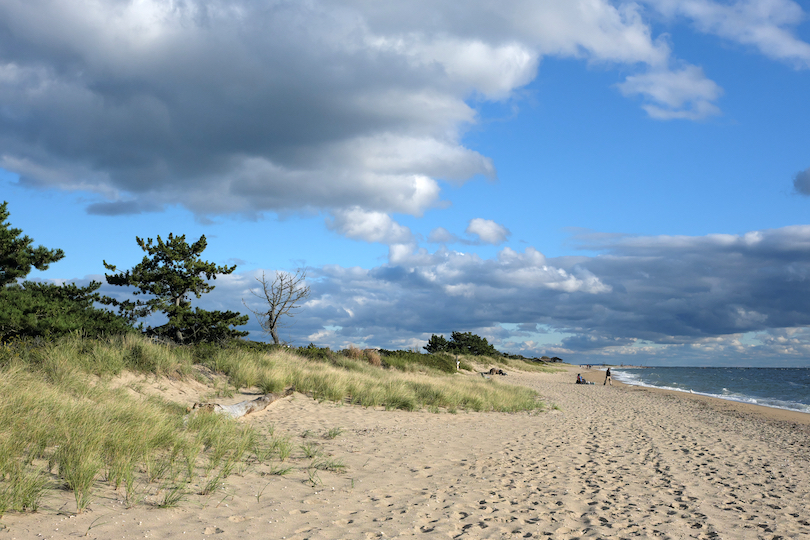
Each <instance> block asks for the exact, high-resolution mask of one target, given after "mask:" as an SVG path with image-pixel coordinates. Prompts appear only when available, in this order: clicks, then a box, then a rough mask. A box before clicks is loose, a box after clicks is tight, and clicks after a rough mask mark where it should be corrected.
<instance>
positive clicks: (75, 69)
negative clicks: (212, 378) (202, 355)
mask: <svg viewBox="0 0 810 540" xmlns="http://www.w3.org/2000/svg"><path fill="white" fill-rule="evenodd" d="M809 14H810V10H808V9H807V6H806V5H803V4H800V3H796V2H792V1H789V0H771V1H768V2H762V1H733V0H729V1H722V2H719V1H718V2H715V1H711V0H684V1H673V0H645V1H642V2H635V3H630V2H608V1H606V0H589V1H585V0H582V1H570V0H566V1H563V0H560V1H546V2H529V1H514V2H497V3H490V2H483V1H481V2H469V3H465V4H464V5H463V8H462V7H461V5H459V4H457V3H456V2H443V1H431V2H427V1H425V2H420V1H416V2H407V3H405V2H389V3H382V4H381V3H373V2H365V1H361V0H354V1H352V0H345V1H342V2H328V3H327V2H317V1H314V2H309V3H287V2H253V1H249V0H232V1H229V2H219V1H205V2H204V1H195V0H186V1H173V2H170V1H158V0H140V1H137V2H117V1H112V0H102V1H93V2H90V1H89V0H88V1H78V2H77V1H72V2H65V1H60V0H28V1H26V2H19V1H16V0H0V193H1V194H2V195H0V199H2V200H7V201H8V202H9V210H10V212H11V218H10V221H11V223H12V224H13V225H14V226H17V227H21V228H22V229H23V230H24V231H25V233H26V234H28V235H29V236H31V237H32V238H34V240H35V242H36V243H37V244H43V245H45V246H48V247H59V248H62V249H63V250H64V251H65V252H66V257H65V259H63V260H62V261H60V262H58V263H56V264H54V265H52V266H51V268H50V269H49V270H47V271H44V272H34V273H32V276H31V277H33V278H36V279H46V280H75V281H77V282H86V281H88V280H90V279H100V276H103V272H104V268H103V265H102V260H107V261H108V262H111V263H113V264H116V265H117V266H118V267H119V268H127V267H130V266H132V265H134V264H136V263H137V262H138V261H139V260H140V259H141V257H142V252H141V251H140V250H139V248H138V247H137V245H136V244H135V236H136V235H137V236H141V237H154V236H156V235H162V236H164V237H165V236H166V235H167V234H168V233H170V232H172V233H175V234H186V235H187V237H188V238H190V239H192V240H193V239H196V238H197V237H199V236H200V235H202V234H204V235H206V237H207V239H208V249H207V250H206V252H205V256H206V259H208V260H211V261H214V262H217V263H220V264H224V263H230V264H238V268H237V271H236V272H235V273H234V274H232V275H230V276H222V277H220V278H219V279H218V280H217V282H216V284H217V288H216V290H215V291H214V292H212V293H211V294H210V295H207V296H206V297H204V298H202V299H201V300H200V301H199V305H200V306H201V307H207V308H210V309H213V308H227V309H234V310H241V311H243V312H246V310H245V308H244V307H243V306H242V299H243V298H245V299H249V298H250V289H251V288H253V287H255V285H256V282H255V279H254V278H255V277H256V276H257V275H260V274H261V272H262V271H265V272H269V273H272V272H275V271H290V270H295V269H296V268H297V267H301V266H305V267H307V268H308V276H309V284H310V285H311V287H312V290H313V295H312V297H311V298H310V300H309V302H308V303H307V305H306V306H304V309H303V310H302V312H301V314H300V315H299V316H297V317H296V318H295V321H294V324H293V325H290V326H288V327H286V328H285V329H283V331H282V338H284V339H287V340H289V341H291V342H293V343H294V344H298V345H306V344H307V343H309V342H314V343H316V344H318V345H328V346H330V347H333V348H343V347H346V346H348V345H349V344H355V345H358V346H369V347H383V348H406V347H421V346H422V345H424V344H425V343H426V342H427V339H428V338H429V337H430V335H431V334H433V333H437V334H439V333H443V334H446V335H447V334H449V332H451V331H453V330H459V331H473V332H476V333H478V334H480V335H483V336H486V337H487V338H488V339H490V341H491V342H493V343H494V344H495V345H496V347H498V348H499V349H500V350H503V351H509V352H514V353H521V354H526V355H531V356H535V355H543V354H547V355H557V356H560V357H563V358H564V359H566V360H568V361H571V362H575V363H585V362H592V363H601V362H612V363H622V362H624V363H635V364H641V363H644V364H650V365H652V364H660V365H692V364H697V365H761V364H765V365H774V366H781V365H785V366H788V365H790V366H796V365H798V366H805V365H808V364H810V360H808V358H810V332H808V330H807V325H808V324H810V301H809V300H810V294H808V287H807V283H808V278H810V225H809V224H808V219H807V215H808V210H810V199H808V195H810V132H808V130H807V124H808V120H810V99H808V98H807V96H808V95H810V44H808V43H809V42H810V20H808V15H809ZM104 291H105V292H107V293H109V294H121V292H120V291H118V290H116V289H115V288H112V287H109V286H105V288H104ZM248 329H249V330H250V331H251V338H254V339H263V337H262V334H261V332H260V329H259V327H258V324H257V323H256V321H255V320H251V322H250V324H249V326H248Z"/></svg>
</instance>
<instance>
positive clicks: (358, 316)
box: [102, 226, 810, 364]
mask: <svg viewBox="0 0 810 540" xmlns="http://www.w3.org/2000/svg"><path fill="white" fill-rule="evenodd" d="M597 238H599V239H601V240H600V241H599V242H594V241H592V239H591V240H590V241H589V239H587V238H580V239H579V241H580V242H581V243H582V245H583V246H587V248H588V249H589V250H596V251H600V252H601V253H600V254H599V255H597V256H591V257H565V258H557V259H546V258H545V257H543V255H542V254H541V253H539V252H537V251H536V250H534V249H533V248H527V249H526V251H525V252H523V253H518V252H515V251H513V250H511V249H509V248H506V249H504V250H502V251H501V252H500V253H499V254H498V256H497V257H496V258H494V259H481V258H479V257H477V256H475V255H470V254H465V253H459V252H451V251H447V250H439V251H437V252H435V253H424V252H415V253H414V254H413V255H412V256H411V257H410V258H400V259H399V260H397V261H394V260H393V259H392V260H391V261H389V263H388V264H385V265H382V266H379V267H376V268H371V269H365V268H359V267H352V268H344V267H340V266H336V265H332V266H324V267H320V268H313V269H310V270H309V273H308V280H309V284H310V285H311V287H312V291H313V294H312V297H311V298H310V300H309V301H308V302H307V304H306V306H305V307H304V309H303V310H302V311H301V313H300V315H298V316H297V317H296V318H295V319H294V320H291V321H290V322H291V323H293V324H292V325H291V326H289V327H288V328H287V329H285V331H284V337H285V339H288V340H291V341H293V342H294V343H296V344H304V345H306V344H307V343H309V342H314V343H316V344H319V345H327V346H330V347H333V348H344V347H347V346H348V345H349V344H350V343H354V344H358V345H367V346H377V347H383V348H407V347H417V348H419V347H421V346H422V345H424V344H425V343H426V341H427V339H428V338H429V337H430V335H431V334H434V333H435V334H444V335H449V334H450V332H452V331H454V330H455V331H472V332H476V333H478V334H479V335H482V336H485V337H487V338H488V339H489V340H490V341H491V342H492V343H493V344H494V345H495V346H496V347H498V348H499V349H501V350H504V351H511V352H518V353H521V354H527V355H537V356H539V355H542V354H547V355H549V356H560V357H563V358H566V359H570V360H571V361H576V362H585V361H589V362H592V363H597V362H601V361H603V360H609V361H612V362H617V363H620V362H625V363H634V362H642V361H657V362H672V363H678V362H681V363H683V362H693V363H695V362H696V363H715V364H718V363H723V362H725V363H730V364H734V363H736V364H745V363H751V362H771V363H775V364H778V363H790V362H793V363H794V364H795V363H796V362H798V363H803V362H806V358H808V357H810V330H808V327H810V226H794V227H786V228H782V229H774V230H766V231H757V232H752V233H748V234H744V235H739V236H737V235H709V236H703V237H661V236H659V237H629V236H625V237H622V236H615V235H600V236H598V237H597ZM260 272H261V271H260V270H257V271H255V272H249V273H236V274H232V275H228V276H220V277H219V279H217V281H216V283H215V284H216V290H215V291H214V292H212V293H210V294H208V295H205V296H204V297H203V298H202V299H201V300H200V305H201V306H203V307H206V308H208V309H232V310H235V311H240V310H241V311H245V309H244V306H243V305H242V299H246V300H247V301H248V302H250V301H252V297H251V296H250V289H251V288H255V280H254V277H255V276H256V275H258V273H260ZM102 292H107V293H112V294H115V295H118V296H120V295H122V294H125V293H124V292H122V291H121V290H118V288H113V287H109V286H107V285H105V286H104V287H103V288H102ZM247 328H248V329H249V330H251V332H252V337H254V338H261V336H262V334H261V330H260V329H259V327H258V325H257V324H256V322H255V321H253V320H251V322H250V325H249V326H248V327H247ZM554 335H556V336H557V341H556V342H553V343H550V344H549V339H550V338H552V337H553V336H554ZM744 336H745V337H744ZM533 340H537V341H533Z"/></svg>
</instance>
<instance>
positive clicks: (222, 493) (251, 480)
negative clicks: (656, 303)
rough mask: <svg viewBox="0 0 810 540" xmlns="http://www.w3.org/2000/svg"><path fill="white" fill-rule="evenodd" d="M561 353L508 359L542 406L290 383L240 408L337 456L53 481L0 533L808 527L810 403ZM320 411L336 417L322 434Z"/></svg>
mask: <svg viewBox="0 0 810 540" xmlns="http://www.w3.org/2000/svg"><path fill="white" fill-rule="evenodd" d="M577 371H581V370H573V368H571V370H569V371H568V372H566V373H555V374H527V373H526V374H516V373H510V375H509V376H508V377H506V378H505V379H504V380H505V381H507V382H509V383H512V384H522V385H527V386H530V387H532V388H535V389H536V390H537V391H538V392H540V393H541V394H542V395H543V396H544V397H545V398H546V400H547V401H548V402H549V403H553V404H555V405H556V406H557V407H559V409H553V410H549V411H547V412H542V413H532V414H527V413H521V414H500V413H459V414H448V413H442V414H432V413H428V412H415V413H408V412H399V411H381V410H370V409H363V408H359V407H354V406H342V405H336V404H329V403H318V402H315V401H313V400H311V399H309V398H307V397H305V396H303V395H300V394H296V395H294V396H293V397H291V398H286V399H284V400H282V401H279V402H277V403H275V404H273V405H272V406H271V407H270V408H268V409H267V410H265V411H263V412H261V413H257V414H255V415H253V416H252V417H247V418H246V419H245V420H244V421H246V422H250V423H251V424H253V425H255V426H256V427H257V428H259V429H260V430H263V429H266V427H267V426H269V425H273V426H275V430H276V433H279V432H286V433H289V434H290V435H292V436H293V439H294V441H295V442H296V444H297V445H301V444H310V445H318V446H319V447H320V448H321V452H322V456H323V457H324V458H328V459H333V460H339V461H340V462H342V463H343V464H345V465H346V470H345V472H343V473H334V472H329V471H317V473H316V474H317V476H316V477H315V481H316V483H315V485H313V483H312V482H310V481H309V480H310V479H311V476H310V473H311V472H312V470H311V469H310V470H308V467H307V466H308V465H309V464H310V462H311V460H307V459H304V458H303V457H302V456H300V452H299V453H298V454H296V455H297V456H298V457H297V458H296V459H294V460H292V461H291V462H290V463H291V465H292V466H293V467H294V469H293V470H292V471H291V473H290V474H288V475H286V476H274V475H270V474H268V473H269V472H270V470H271V466H270V465H258V466H256V467H253V468H251V469H249V470H247V471H246V472H245V473H244V474H243V475H242V476H231V477H230V478H229V479H228V480H227V482H226V484H225V486H224V488H222V489H220V490H218V491H217V492H215V494H213V495H211V496H208V497H201V496H198V495H190V496H189V497H187V499H186V500H185V501H184V502H183V503H182V504H181V505H180V507H178V508H174V509H156V508H151V507H150V506H149V505H148V504H144V505H141V506H138V507H135V508H133V509H129V510H127V509H125V508H124V507H123V505H122V502H121V501H120V500H119V499H120V498H121V496H120V494H116V493H115V492H112V491H106V492H105V491H103V490H100V491H99V496H98V498H97V499H96V500H95V502H94V503H92V504H91V505H90V510H89V511H86V512H85V513H83V514H81V515H78V516H73V515H72V514H71V512H70V500H71V497H70V494H68V493H65V494H60V495H58V496H57V497H56V498H54V499H53V500H48V501H46V502H45V505H44V506H45V508H43V510H41V511H40V512H39V513H37V514H35V515H13V514H12V515H7V516H6V517H4V518H3V520H2V523H3V524H4V525H6V527H7V528H6V529H5V531H2V532H0V535H2V537H4V538H9V539H11V538H35V537H39V538H43V537H44V538H75V537H76V536H81V535H84V534H87V537H88V538H99V539H106V538H110V539H112V538H177V537H182V538H213V539H225V538H286V539H305V538H312V539H340V538H408V537H431V538H471V539H472V538H554V539H574V538H602V539H624V538H672V539H680V538H700V539H703V538H705V539H711V538H723V539H749V538H750V539H755V538H756V539H759V538H766V539H777V538H791V539H793V538H810V478H809V477H810V467H809V466H808V465H810V463H808V461H809V460H810V415H805V414H801V413H793V414H791V413H787V412H784V411H773V410H765V411H763V409H762V408H759V407H753V406H743V405H741V404H734V403H728V402H720V401H718V400H711V399H696V398H693V397H692V396H688V395H683V394H680V395H673V394H672V393H667V392H660V391H653V390H644V389H637V388H631V387H626V386H621V385H617V384H614V386H612V387H611V386H602V385H601V381H602V377H603V375H602V373H601V372H591V373H589V374H587V376H588V377H589V378H591V380H598V381H599V383H598V384H597V385H596V386H581V385H575V384H573V381H574V377H575V374H576V372H577ZM468 376H473V375H468ZM191 398H192V396H189V399H191ZM235 399H237V398H235ZM239 399H241V398H239ZM333 428H341V429H342V433H341V435H339V436H338V437H336V438H334V439H327V438H325V437H323V434H324V433H326V432H327V431H328V430H330V429H333ZM304 435H305V437H303V436H304ZM276 465H277V463H276ZM192 489H193V486H192ZM59 497H62V498H61V499H60V498H59ZM60 508H62V509H63V511H64V512H65V514H60V513H59V509H60Z"/></svg>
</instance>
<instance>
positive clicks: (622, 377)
mask: <svg viewBox="0 0 810 540" xmlns="http://www.w3.org/2000/svg"><path fill="white" fill-rule="evenodd" d="M611 375H612V376H613V378H614V379H615V380H617V381H620V382H623V383H625V384H630V385H635V386H649V387H654V388H664V389H666V390H679V391H681V392H692V393H695V394H702V395H704V396H711V397H716V398H720V399H728V400H731V401H741V402H743V403H753V404H755V405H764V406H766V407H775V408H777V409H788V410H792V411H800V412H805V413H810V368H726V367H650V368H611Z"/></svg>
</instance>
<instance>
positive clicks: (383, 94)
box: [0, 0, 713, 243]
mask: <svg viewBox="0 0 810 540" xmlns="http://www.w3.org/2000/svg"><path fill="white" fill-rule="evenodd" d="M416 14H418V15H416ZM642 15H643V13H642V11H641V8H639V7H638V6H634V5H633V6H631V5H627V6H625V7H623V8H622V9H618V8H617V7H615V6H613V5H612V4H611V3H609V2H608V1H607V0H598V1H596V2H591V1H584V0H583V1H572V2H556V3H553V2H552V3H537V2H528V1H523V0H518V1H517V2H514V3H505V4H503V5H500V4H499V5H494V4H491V3H487V2H477V1H476V2H471V3H467V4H465V6H464V9H463V10H459V8H458V5H457V4H456V3H455V2H447V1H438V2H422V1H420V2H418V3H417V4H416V5H412V4H411V3H386V4H384V5H383V4H376V3H368V2H355V1H352V0H344V1H339V2H328V3H327V2H319V1H313V2H281V3H279V2H269V3H268V2H254V1H252V0H230V1H228V2H225V1H220V0H207V1H202V0H184V1H182V2H163V1H159V0H144V1H141V2H121V1H117V0H98V1H95V0H94V1H91V0H76V1H75V2H65V1H62V0H29V1H26V2H16V1H0V103H2V106H0V145H1V146H2V148H3V154H2V158H0V167H3V168H5V169H7V170H9V171H13V172H16V173H18V174H19V175H20V176H21V183H22V184H24V185H30V186H37V187H55V188H63V189H72V190H75V189H79V190H84V191H95V192H97V193H98V194H99V195H100V196H101V197H103V198H105V199H107V200H110V201H119V200H127V201H133V202H129V203H118V202H113V203H111V204H110V205H106V206H105V205H103V204H102V205H93V206H91V207H90V208H89V209H88V210H89V211H90V212H95V213H105V214H110V215H115V214H118V213H126V212H136V211H139V209H142V208H147V207H148V208H159V207H161V206H163V205H167V204H182V205H184V206H185V207H187V208H189V209H191V210H192V211H193V212H194V213H195V214H197V215H198V216H199V215H202V216H211V215H215V214H227V213H241V214H245V215H256V214H260V213H262V212H267V211H270V212H285V211H298V210H302V209H326V210H328V211H330V212H331V211H346V210H350V209H355V208H357V209H360V210H361V211H363V212H366V213H367V215H372V214H369V213H374V212H382V213H387V214H391V213H405V214H411V215H420V214H421V213H422V212H424V211H425V210H426V209H428V208H431V207H433V206H435V205H437V204H440V203H441V201H440V184H439V182H438V180H437V179H442V180H444V181H450V182H463V181H465V180H467V179H469V178H471V177H473V176H475V175H487V176H490V177H495V169H494V167H493V164H492V163H491V161H490V160H489V159H488V158H486V157H485V156H482V155H480V154H478V153H477V152H474V151H472V150H470V149H467V148H465V147H464V146H463V144H462V143H461V140H462V136H463V130H464V129H465V126H469V125H471V124H473V123H474V122H475V121H476V113H475V111H474V110H473V109H472V108H471V107H470V106H469V105H468V104H467V102H466V101H465V100H468V99H469V98H470V96H476V99H492V100H494V99H504V98H508V97H509V96H510V95H511V94H512V92H513V91H514V90H516V89H518V88H520V87H521V86H523V85H525V84H527V83H528V82H530V81H531V80H532V78H533V77H534V76H535V74H536V69H537V66H538V64H539V62H540V60H541V58H542V57H543V56H545V55H556V56H563V57H576V58H585V59H588V60H592V61H607V62H614V63H624V64H629V65H633V66H640V67H641V69H642V70H643V69H653V68H654V70H655V73H656V77H657V78H655V79H654V80H651V81H646V82H645V84H644V85H643V88H636V89H634V90H633V92H635V93H641V94H644V95H646V96H647V97H648V98H649V100H650V101H651V102H652V103H656V102H657V101H656V100H658V101H660V99H658V98H656V96H661V95H669V94H667V93H666V92H662V89H661V88H658V87H659V86H660V85H664V86H666V85H669V84H673V85H675V86H676V87H677V88H678V89H679V100H680V101H678V103H666V104H665V105H666V106H667V107H669V108H672V109H674V110H673V111H672V114H681V113H683V114H684V115H686V116H689V117H693V116H700V115H701V114H702V113H701V111H700V110H697V109H696V110H687V111H682V110H681V105H680V104H682V103H686V104H688V103H692V101H694V99H693V98H695V96H697V97H698V98H700V99H699V101H701V103H703V102H705V100H706V99H707V98H706V96H704V95H703V94H700V95H697V94H695V92H696V91H695V90H694V89H696V88H700V87H702V86H706V85H707V84H709V83H711V81H708V79H701V77H702V74H700V73H697V72H696V71H695V70H692V71H693V73H692V77H691V79H690V83H693V84H690V85H686V86H685V85H684V84H682V83H681V82H679V81H678V80H677V79H678V77H679V75H678V74H679V73H680V72H677V73H671V74H670V75H671V77H669V78H668V77H666V75H667V74H668V73H669V72H668V71H666V70H663V71H662V66H664V65H666V64H667V61H668V60H669V59H670V51H669V48H668V46H667V45H666V44H665V43H664V42H662V41H660V40H655V39H653V37H652V35H651V32H650V28H649V26H648V25H647V24H646V23H645V22H644V19H643V17H642ZM528 21H532V22H531V23H529V22H528ZM552 21H553V23H552ZM645 66H646V68H645ZM687 67H688V66H687ZM711 84H713V83H711ZM688 107H689V106H688V105H687V108H688ZM138 203H140V206H139V205H138ZM345 217H346V216H341V214H340V213H339V212H338V213H337V214H336V218H335V219H336V223H338V224H341V223H343V222H345V221H346V219H345ZM354 217H356V216H354ZM363 219H364V223H367V222H368V219H367V218H363ZM361 225H362V223H361ZM344 229H345V230H346V231H349V232H351V231H355V232H357V234H358V236H357V237H358V238H361V239H362V238H364V237H365V235H367V234H369V231H368V230H367V229H364V228H363V227H362V226H361V227H360V230H359V231H358V230H357V227H355V226H354V225H353V223H348V224H347V226H346V227H338V229H337V230H339V231H342V230H344ZM479 232H484V233H485V236H480V235H479V236H480V240H481V241H482V242H491V243H498V242H499V241H501V238H503V235H504V234H505V232H504V231H497V230H494V229H482V230H481V231H479ZM403 234H405V233H403V232H402V231H398V230H392V231H391V234H390V235H388V236H402V235H403ZM487 235H488V236H487ZM372 237H374V238H377V237H386V234H372ZM374 241H377V240H374Z"/></svg>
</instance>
